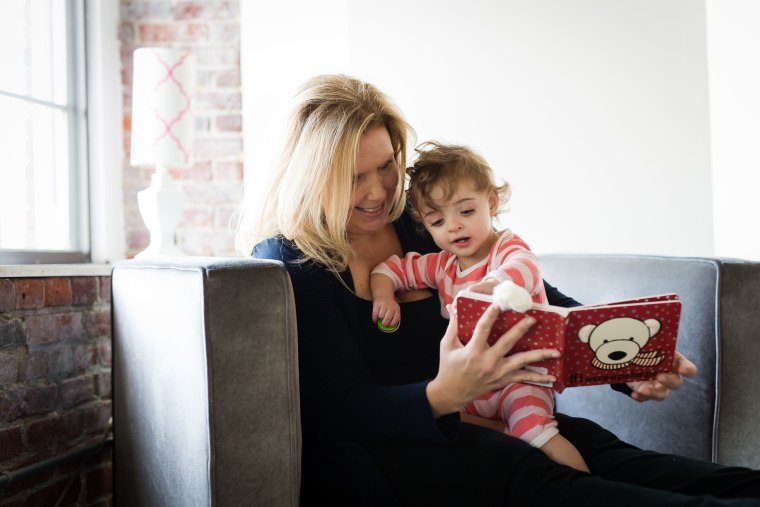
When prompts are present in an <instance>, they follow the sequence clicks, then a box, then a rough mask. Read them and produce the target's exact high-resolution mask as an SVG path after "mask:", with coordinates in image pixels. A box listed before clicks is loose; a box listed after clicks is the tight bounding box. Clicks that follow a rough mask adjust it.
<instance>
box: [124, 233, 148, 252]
mask: <svg viewBox="0 0 760 507" xmlns="http://www.w3.org/2000/svg"><path fill="white" fill-rule="evenodd" d="M149 243H150V233H149V232H148V231H146V230H131V231H127V258H130V259H131V258H133V257H134V256H135V255H137V254H138V253H140V252H141V251H143V250H145V248H146V247H147V246H148V244H149Z"/></svg>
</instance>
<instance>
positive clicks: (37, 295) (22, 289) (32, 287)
mask: <svg viewBox="0 0 760 507" xmlns="http://www.w3.org/2000/svg"><path fill="white" fill-rule="evenodd" d="M15 283H16V308H23V309H28V308H42V307H43V306H45V284H44V282H43V281H42V280H40V279H37V278H19V279H18V280H16V282H15Z"/></svg>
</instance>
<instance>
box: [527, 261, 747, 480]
mask: <svg viewBox="0 0 760 507" xmlns="http://www.w3.org/2000/svg"><path fill="white" fill-rule="evenodd" d="M539 263H540V266H541V269H542V274H543V276H544V278H545V279H546V280H547V281H548V282H549V283H551V284H552V285H555V286H557V287H558V288H559V289H560V290H561V291H562V292H564V293H565V294H567V295H569V296H572V297H574V298H575V299H576V300H578V301H580V302H582V303H583V304H595V303H604V302H608V301H614V300H618V299H626V298H631V297H636V296H643V295H650V294H662V293H666V292H676V293H678V294H679V296H680V298H681V300H682V302H683V308H682V314H681V328H680V331H679V336H678V347H677V348H678V350H679V351H681V352H682V353H683V354H684V355H685V356H686V357H688V358H689V359H690V360H692V361H693V362H694V363H696V365H697V367H698V369H699V373H698V375H697V377H696V378H695V379H687V380H686V382H685V384H684V386H683V387H682V388H681V389H679V390H678V391H676V392H674V393H673V394H672V395H671V397H670V398H669V399H668V400H667V401H665V402H662V403H658V402H647V403H643V404H639V403H637V402H635V401H633V400H631V399H629V398H626V397H624V396H622V395H621V394H619V393H617V392H614V391H612V390H611V389H610V388H609V387H608V386H595V387H582V388H572V389H568V390H566V391H565V392H563V393H562V395H561V396H558V401H557V410H558V411H561V412H563V413H567V414H570V415H577V416H582V417H587V418H589V419H592V420H594V421H596V422H598V423H600V424H601V425H602V426H604V427H605V428H607V429H609V430H611V431H613V433H615V434H617V435H618V436H619V437H620V438H622V439H623V440H626V441H628V442H630V443H632V444H634V445H636V446H639V447H642V448H645V449H653V450H657V451H661V452H669V453H674V454H680V455H684V456H690V457H694V458H699V459H707V460H713V461H716V462H719V463H724V464H729V465H745V466H750V467H755V468H757V467H760V432H758V431H757V429H756V428H757V421H756V418H757V414H758V413H760V396H758V393H759V392H760V375H758V370H759V369H760V364H758V363H760V308H759V306H760V263H758V262H749V261H743V260H739V259H719V258H686V257H657V256H645V255H543V256H540V257H539Z"/></svg>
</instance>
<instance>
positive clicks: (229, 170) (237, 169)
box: [214, 160, 243, 182]
mask: <svg viewBox="0 0 760 507" xmlns="http://www.w3.org/2000/svg"><path fill="white" fill-rule="evenodd" d="M214 179H215V180H230V181H238V182H242V181H243V163H242V162H239V161H227V160H221V161H218V162H216V163H215V164H214Z"/></svg>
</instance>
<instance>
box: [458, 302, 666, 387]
mask: <svg viewBox="0 0 760 507" xmlns="http://www.w3.org/2000/svg"><path fill="white" fill-rule="evenodd" d="M477 297H478V299H474V298H470V297H468V296H466V295H462V294H460V295H459V296H458V297H457V299H456V305H455V308H456V315H457V321H458V326H459V339H460V340H461V341H462V343H467V342H469V340H470V338H471V337H472V334H473V331H474V328H475V324H476V323H477V321H478V319H479V318H480V316H481V315H482V314H483V312H484V311H485V310H486V309H487V308H488V306H489V305H490V304H491V303H490V302H489V301H486V300H481V299H480V298H482V295H480V294H479V295H477ZM483 299H486V298H483ZM545 308H547V309H538V308H536V307H534V309H531V310H528V312H527V315H531V316H533V317H535V318H536V320H537V323H536V324H535V325H534V326H533V327H532V328H531V329H530V330H529V331H528V332H527V333H526V334H525V336H523V337H522V339H520V341H519V342H517V343H516V344H515V346H514V347H513V348H512V350H511V351H510V352H509V354H514V353H517V352H522V351H525V350H531V349H538V348H555V349H558V350H559V351H560V352H561V353H562V357H561V358H559V359H556V360H547V361H542V362H538V363H533V364H532V366H537V367H543V368H546V369H547V370H548V372H549V373H550V374H552V375H555V376H556V377H557V379H558V381H557V382H555V383H554V390H555V391H557V392H562V391H563V390H564V389H565V388H566V387H574V386H586V385H597V384H617V383H625V382H633V381H638V380H651V379H653V378H654V377H655V376H656V375H657V373H658V372H662V371H670V370H671V369H672V367H673V360H674V355H675V343H676V338H677V335H678V324H679V319H680V315H681V302H680V301H679V300H678V296H676V295H675V294H666V295H662V296H649V297H646V298H640V299H637V300H628V301H623V302H617V303H611V304H607V305H595V306H582V307H577V308H569V309H555V310H556V311H552V309H553V308H555V307H545ZM564 314H566V315H567V316H566V317H565V316H564ZM525 315H526V314H522V313H517V312H514V311H511V310H507V311H504V312H502V313H501V314H500V315H499V318H498V320H497V321H496V324H495V325H494V327H493V329H492V330H491V334H490V335H489V337H488V343H489V344H493V343H494V342H495V341H496V340H497V339H499V337H501V336H502V335H503V334H504V333H506V332H507V330H509V328H511V327H512V326H513V325H514V324H515V323H517V322H518V321H519V320H521V319H522V318H523V317H524V316H525ZM602 323H606V324H605V326H601V324H602ZM584 326H588V327H587V328H586V330H585V332H582V331H581V329H582V328H584ZM608 328H610V329H612V330H614V331H615V333H612V334H610V333H609V329H608ZM591 329H593V331H590V330H591ZM633 330H635V332H634V331H633ZM605 333H607V334H609V336H608V335H606V334H605ZM621 333H624V334H621ZM636 333H643V337H640V336H639V335H638V334H636ZM582 335H585V336H587V339H586V340H585V341H584V340H583V339H582V338H581V336H582ZM613 335H614V336H613ZM592 347H593V348H592ZM509 354H508V355H509Z"/></svg>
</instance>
